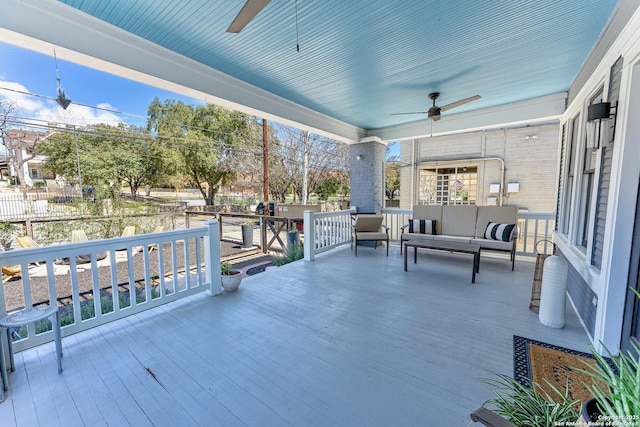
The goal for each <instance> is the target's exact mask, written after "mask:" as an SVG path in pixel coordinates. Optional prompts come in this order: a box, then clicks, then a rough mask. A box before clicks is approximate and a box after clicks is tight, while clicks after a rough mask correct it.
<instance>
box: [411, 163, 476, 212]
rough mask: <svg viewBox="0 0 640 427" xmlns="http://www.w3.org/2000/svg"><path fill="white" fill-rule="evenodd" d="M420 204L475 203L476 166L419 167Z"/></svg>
mask: <svg viewBox="0 0 640 427" xmlns="http://www.w3.org/2000/svg"><path fill="white" fill-rule="evenodd" d="M419 186H420V187H419V189H418V204H420V205H475V204H476V198H477V186H478V169H477V168H476V167H468V166H463V167H453V168H441V169H440V168H435V169H421V170H420V179H419Z"/></svg>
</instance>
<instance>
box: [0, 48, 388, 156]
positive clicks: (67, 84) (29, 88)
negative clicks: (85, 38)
mask: <svg viewBox="0 0 640 427" xmlns="http://www.w3.org/2000/svg"><path fill="white" fill-rule="evenodd" d="M57 64H58V70H59V74H60V78H61V79H62V87H63V89H64V91H65V93H66V95H67V98H69V99H71V101H72V103H71V105H70V106H69V108H68V109H67V110H63V109H62V108H61V107H60V106H58V104H57V103H56V102H55V101H53V100H49V99H45V98H42V97H36V96H29V95H23V94H20V93H16V92H14V91H16V90H17V91H20V92H27V93H31V94H35V95H42V96H47V97H51V98H55V97H56V95H57V81H56V61H55V60H54V57H53V52H52V56H48V55H43V54H40V53H37V52H33V51H30V50H27V49H23V48H20V47H17V46H13V45H10V44H6V43H2V42H0V100H10V101H12V102H14V103H15V105H17V106H18V111H16V115H18V116H20V117H24V118H29V119H36V120H38V121H39V123H42V124H43V125H44V124H46V123H47V122H51V121H54V122H58V123H65V124H75V125H80V126H81V125H87V124H92V123H108V124H112V125H115V124H117V123H120V122H125V123H128V124H132V125H140V126H145V125H146V115H147V107H148V106H149V104H150V103H151V101H152V100H153V98H154V97H156V96H157V97H158V98H160V99H161V100H164V99H177V100H182V101H183V102H185V103H190V104H196V103H199V102H200V101H198V100H194V99H191V98H187V97H184V96H181V95H178V94H175V93H173V92H168V91H166V90H162V89H158V88H155V87H153V86H148V85H145V84H142V83H138V82H134V81H131V80H127V79H123V78H121V77H117V76H114V75H112V74H108V73H104V72H102V71H97V70H94V69H92V68H88V67H84V66H82V65H78V64H74V63H72V62H67V61H63V60H60V59H58V60H57ZM7 88H8V89H12V90H13V91H10V90H6V89H7ZM78 103H80V104H85V105H89V106H95V107H101V108H104V109H106V110H114V111H118V112H120V113H122V114H114V113H111V112H108V111H104V110H99V109H95V108H87V107H82V106H80V105H78ZM392 154H399V144H395V146H394V147H393V148H392Z"/></svg>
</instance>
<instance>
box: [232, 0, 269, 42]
mask: <svg viewBox="0 0 640 427" xmlns="http://www.w3.org/2000/svg"><path fill="white" fill-rule="evenodd" d="M269 1H270V0H247V2H246V3H245V4H244V6H242V9H240V12H238V15H236V17H235V19H234V20H233V22H232V23H231V25H229V28H227V33H236V34H237V33H239V32H240V31H242V29H243V28H244V27H246V26H247V24H248V23H249V22H251V21H252V20H253V18H255V17H256V15H258V13H260V11H261V10H262V9H264V7H265V6H266V5H267V4H269Z"/></svg>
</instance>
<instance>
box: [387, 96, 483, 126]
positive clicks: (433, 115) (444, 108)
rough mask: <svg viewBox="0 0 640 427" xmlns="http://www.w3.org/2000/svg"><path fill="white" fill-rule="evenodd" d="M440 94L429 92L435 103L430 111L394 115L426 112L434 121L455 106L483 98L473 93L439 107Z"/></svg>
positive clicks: (395, 114)
mask: <svg viewBox="0 0 640 427" xmlns="http://www.w3.org/2000/svg"><path fill="white" fill-rule="evenodd" d="M439 96H440V92H432V93H430V94H429V99H430V100H432V101H433V105H432V106H431V108H429V110H428V111H414V112H411V113H394V114H392V116H397V115H400V114H426V115H427V117H428V118H430V119H431V120H433V121H434V122H437V121H438V120H440V113H441V112H443V111H447V110H450V109H452V108H455V107H459V106H461V105H463V104H466V103H467V102H471V101H475V100H476V99H480V98H481V96H480V95H473V96H470V97H469V98H464V99H460V100H458V101H456V102H452V103H450V104H447V105H443V106H442V107H438V106H437V105H436V99H438V97H439Z"/></svg>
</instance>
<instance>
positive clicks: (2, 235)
mask: <svg viewBox="0 0 640 427" xmlns="http://www.w3.org/2000/svg"><path fill="white" fill-rule="evenodd" d="M19 231H20V227H19V226H17V225H16V224H13V223H11V222H8V221H2V222H0V245H2V248H3V249H4V250H5V251H6V250H9V249H10V248H11V243H12V242H13V238H14V237H15V235H16V233H17V232H19Z"/></svg>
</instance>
